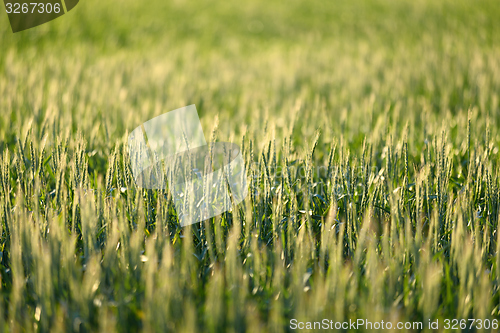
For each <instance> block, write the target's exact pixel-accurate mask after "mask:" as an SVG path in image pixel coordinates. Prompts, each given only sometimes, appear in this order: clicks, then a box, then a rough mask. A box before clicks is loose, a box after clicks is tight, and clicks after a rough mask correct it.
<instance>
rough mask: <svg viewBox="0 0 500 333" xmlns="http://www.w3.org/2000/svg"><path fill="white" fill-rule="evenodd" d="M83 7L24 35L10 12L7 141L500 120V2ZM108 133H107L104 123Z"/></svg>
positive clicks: (0, 57) (1, 41) (2, 133)
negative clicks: (158, 119)
mask: <svg viewBox="0 0 500 333" xmlns="http://www.w3.org/2000/svg"><path fill="white" fill-rule="evenodd" d="M77 7H78V8H75V10H72V11H70V12H69V13H68V14H66V15H64V16H63V17H60V18H58V19H56V20H54V21H52V22H49V23H47V24H44V25H42V26H39V27H36V28H32V29H30V30H27V31H24V32H20V33H16V34H13V33H12V32H11V30H10V27H9V22H8V19H7V15H6V14H5V13H3V14H2V15H0V45H1V49H0V96H1V98H0V111H1V113H2V117H1V119H0V129H1V130H0V141H1V142H3V143H4V144H5V143H6V142H7V143H9V142H12V138H8V137H6V136H8V135H9V134H8V133H9V131H6V129H7V128H13V127H14V128H18V129H19V130H21V127H22V123H23V122H24V121H25V120H26V119H27V118H33V119H35V120H36V121H35V123H38V124H39V126H37V128H38V130H40V126H42V121H41V120H44V119H47V121H48V119H52V120H50V121H51V122H55V123H57V126H59V128H61V129H71V131H73V132H75V131H76V130H77V129H80V130H81V131H82V133H83V135H84V136H85V137H86V138H87V139H88V140H92V138H93V137H94V135H95V132H99V133H100V135H109V136H110V137H116V138H119V137H120V138H121V137H123V135H125V134H126V132H127V131H128V130H131V129H133V128H135V126H137V124H138V123H142V122H143V121H145V120H147V119H150V118H151V117H153V116H155V115H158V114H161V113H163V112H167V111H169V110H173V109H176V108H178V107H182V106H185V105H189V104H196V106H197V108H198V111H199V113H200V117H201V118H202V122H204V128H206V129H205V131H208V129H207V128H211V126H212V124H213V120H214V117H215V116H217V115H219V118H218V121H219V122H220V123H221V126H220V128H221V129H224V128H231V129H233V130H235V131H236V132H237V133H239V132H240V131H241V129H242V126H247V125H248V126H252V125H255V124H258V126H264V125H265V121H266V120H272V122H273V123H275V125H276V132H277V135H280V133H281V132H282V131H283V130H284V129H285V128H286V127H287V126H289V125H290V123H291V122H292V120H293V119H295V118H297V117H300V119H301V126H303V127H304V129H303V131H304V132H303V133H298V134H301V135H306V136H310V135H312V134H313V132H314V130H315V129H316V128H317V127H318V126H320V125H321V126H322V127H324V130H325V131H326V135H327V136H330V137H331V136H333V135H334V133H337V134H338V133H339V132H341V133H343V134H345V135H346V140H348V141H353V142H358V141H360V140H362V138H363V136H364V135H365V134H366V133H367V132H369V131H372V130H374V129H375V128H376V126H377V123H376V120H377V119H379V118H378V117H374V113H375V116H377V115H378V114H381V113H384V112H385V113H388V114H389V117H388V118H387V119H385V120H384V121H389V122H391V123H392V122H393V123H394V124H395V127H396V128H397V127H398V124H401V126H404V124H405V123H406V122H407V121H410V122H412V123H418V122H421V121H422V113H425V114H426V117H429V118H428V125H429V126H431V127H432V126H433V121H432V120H434V121H437V123H438V124H439V125H441V123H442V119H445V122H449V121H450V119H451V118H453V115H454V114H456V113H460V112H466V111H467V109H468V108H469V107H470V106H472V105H474V106H477V107H478V111H480V112H487V111H488V112H489V113H490V114H491V116H492V117H493V118H494V119H496V120H497V119H498V114H499V112H498V103H499V102H498V99H499V98H498V91H499V88H500V83H499V82H500V75H498V74H499V73H500V68H499V66H500V65H499V54H500V52H499V45H500V34H498V31H500V20H498V17H500V3H499V2H498V1H495V0H484V1H478V2H472V1H468V0H458V1H451V0H449V1H448V0H445V1H439V2H434V1H427V0H417V1H413V0H412V1H407V0H403V1H389V0H370V1H358V0H355V1H349V2H341V1H320V0H312V1H298V0H291V1H274V0H272V1H259V0H257V1H249V2H244V3H241V2H237V1H217V0H215V1H205V0H203V1H187V0H173V1H159V0H158V1H148V2H147V3H142V2H136V1H128V0H125V1H120V2H119V3H117V2H103V1H97V0H84V1H81V3H79V4H78V6H77ZM384 110H385V111H384ZM434 113H440V115H439V118H433V117H434V116H435V115H434ZM443 117H444V118H443ZM451 121H452V119H451ZM225 123H227V124H225ZM103 124H105V125H106V126H107V129H106V131H107V133H104V132H103V131H101V130H100V129H98V128H97V127H96V126H100V127H102V126H103ZM222 125H224V126H222ZM226 125H227V126H226ZM205 126H206V127H205ZM351 129H353V130H352V131H351ZM10 133H11V135H13V134H14V132H10ZM221 135H224V133H221ZM225 135H226V136H230V133H225ZM221 139H225V140H228V139H229V137H225V138H221Z"/></svg>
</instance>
